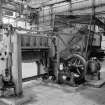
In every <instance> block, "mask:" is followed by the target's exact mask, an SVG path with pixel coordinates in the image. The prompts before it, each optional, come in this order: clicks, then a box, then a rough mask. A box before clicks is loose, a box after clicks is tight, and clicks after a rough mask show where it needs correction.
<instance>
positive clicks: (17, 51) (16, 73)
mask: <svg viewBox="0 0 105 105" xmlns="http://www.w3.org/2000/svg"><path fill="white" fill-rule="evenodd" d="M12 61H13V65H12V76H13V81H14V83H15V89H16V95H17V96H19V95H21V94H22V67H21V36H20V35H19V34H17V33H15V34H14V36H13V55H12Z"/></svg>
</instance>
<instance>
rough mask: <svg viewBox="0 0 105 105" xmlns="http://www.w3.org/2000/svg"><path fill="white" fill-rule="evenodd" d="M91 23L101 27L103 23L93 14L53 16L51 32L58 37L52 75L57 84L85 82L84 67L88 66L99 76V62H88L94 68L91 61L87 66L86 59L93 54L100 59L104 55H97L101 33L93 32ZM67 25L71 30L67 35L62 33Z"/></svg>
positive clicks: (85, 71)
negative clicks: (54, 66) (55, 66)
mask: <svg viewBox="0 0 105 105" xmlns="http://www.w3.org/2000/svg"><path fill="white" fill-rule="evenodd" d="M76 26H79V27H76ZM95 26H97V27H99V28H102V29H104V28H105V24H104V23H103V22H101V21H100V20H99V19H98V18H96V17H94V16H93V15H56V16H55V20H54V31H53V33H54V35H55V36H56V37H58V42H57V43H58V44H57V56H56V60H57V68H58V69H56V70H57V72H56V73H55V75H56V78H57V81H58V82H59V83H68V84H71V85H73V86H75V85H77V84H80V83H83V82H84V81H86V76H87V73H88V74H89V72H88V70H89V69H87V68H88V67H87V66H91V67H90V68H91V69H90V70H93V69H94V67H96V68H95V70H94V73H96V72H97V73H96V74H98V77H100V76H99V75H100V63H99V62H98V61H97V60H96V61H95V62H94V60H91V62H90V63H93V64H94V67H93V65H91V64H88V65H87V62H88V60H89V59H92V58H93V57H96V59H101V58H102V57H103V55H104V54H103V55H102V54H101V53H102V50H101V40H102V34H103V33H101V32H96V31H95ZM68 27H69V28H71V29H72V30H73V31H69V33H68V34H67V33H64V32H62V30H63V29H65V28H68ZM65 32H66V31H65ZM73 32H74V33H73ZM62 43H63V44H62ZM97 65H98V66H97ZM94 73H93V74H94ZM92 76H94V75H92ZM98 79H100V78H98Z"/></svg>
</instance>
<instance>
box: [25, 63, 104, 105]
mask: <svg viewBox="0 0 105 105" xmlns="http://www.w3.org/2000/svg"><path fill="white" fill-rule="evenodd" d="M101 78H102V79H105V62H103V63H102V68H101ZM23 90H24V94H26V95H27V94H28V95H30V96H31V97H32V100H31V101H30V102H28V103H26V104H24V105H105V86H103V87H101V88H93V87H89V86H83V85H80V86H79V87H70V86H67V85H58V84H53V83H51V82H42V81H40V80H38V81H36V80H34V81H30V82H27V83H24V84H23Z"/></svg>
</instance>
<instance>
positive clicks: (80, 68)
mask: <svg viewBox="0 0 105 105" xmlns="http://www.w3.org/2000/svg"><path fill="white" fill-rule="evenodd" d="M67 66H68V67H70V72H71V73H74V74H75V76H76V75H77V76H78V77H79V78H81V79H85V75H86V60H85V59H84V58H83V57H82V56H80V55H78V54H73V55H72V56H71V57H70V58H69V59H67ZM74 68H76V69H74Z"/></svg>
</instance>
